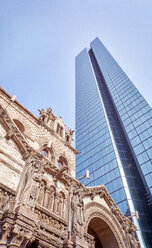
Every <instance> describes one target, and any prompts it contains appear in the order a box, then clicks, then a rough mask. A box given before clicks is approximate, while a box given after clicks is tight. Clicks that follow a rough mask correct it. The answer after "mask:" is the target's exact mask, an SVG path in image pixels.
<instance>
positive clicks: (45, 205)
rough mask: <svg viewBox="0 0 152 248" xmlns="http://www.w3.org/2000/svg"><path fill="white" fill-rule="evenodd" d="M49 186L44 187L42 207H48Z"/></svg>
mask: <svg viewBox="0 0 152 248" xmlns="http://www.w3.org/2000/svg"><path fill="white" fill-rule="evenodd" d="M49 192H50V190H49V188H48V187H46V189H45V193H44V201H43V206H44V208H48V203H49Z"/></svg>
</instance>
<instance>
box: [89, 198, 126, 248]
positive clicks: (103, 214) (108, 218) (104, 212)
mask: <svg viewBox="0 0 152 248" xmlns="http://www.w3.org/2000/svg"><path fill="white" fill-rule="evenodd" d="M85 216H86V222H85V232H86V233H89V227H90V228H92V233H89V234H91V235H92V236H94V237H95V233H96V234H97V235H98V240H100V241H101V242H103V244H102V243H101V246H96V247H97V248H98V247H101V248H111V247H114V248H115V247H116V248H125V247H126V243H125V239H126V238H125V235H124V233H123V231H122V228H121V226H120V223H119V222H118V221H117V219H116V218H115V216H114V215H113V214H112V213H111V212H110V211H109V210H108V209H107V208H106V207H104V206H103V205H101V204H99V203H97V202H91V203H88V204H87V205H86V207H85ZM95 223H96V226H95ZM99 225H102V226H101V230H100V231H102V232H103V231H105V235H108V234H109V239H110V238H111V242H113V246H108V245H107V246H105V244H104V241H106V239H107V240H108V236H107V237H106V236H105V240H103V238H104V236H103V237H102V238H101V234H99V233H97V232H99V230H98V228H97V227H98V226H99ZM104 228H105V230H104ZM93 232H94V235H93ZM106 242H107V241H106ZM114 244H115V246H114ZM109 245H110V240H109Z"/></svg>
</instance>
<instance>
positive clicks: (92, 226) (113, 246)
mask: <svg viewBox="0 0 152 248" xmlns="http://www.w3.org/2000/svg"><path fill="white" fill-rule="evenodd" d="M87 232H88V233H89V234H91V235H92V236H93V237H94V240H95V248H119V246H118V243H117V241H116V238H115V236H114V234H113V232H112V230H111V229H110V227H109V226H108V224H107V223H106V222H105V221H104V220H102V219H101V218H99V217H94V218H92V219H91V220H90V222H89V225H88V231H87Z"/></svg>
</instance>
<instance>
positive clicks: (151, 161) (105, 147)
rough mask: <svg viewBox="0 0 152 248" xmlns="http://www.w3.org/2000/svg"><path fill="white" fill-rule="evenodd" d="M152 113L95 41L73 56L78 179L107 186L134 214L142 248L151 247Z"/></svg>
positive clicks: (120, 202)
mask: <svg viewBox="0 0 152 248" xmlns="http://www.w3.org/2000/svg"><path fill="white" fill-rule="evenodd" d="M151 141H152V109H151V108H150V107H149V105H148V104H147V102H146V101H145V100H144V98H143V97H142V96H141V94H140V93H139V92H138V90H137V89H136V88H135V86H134V85H133V84H132V82H131V81H130V80H129V78H128V77H127V75H126V74H125V73H124V72H123V70H122V69H121V68H120V66H119V65H118V64H117V62H116V61H115V60H114V59H113V57H112V56H111V55H110V53H109V52H108V51H107V49H106V48H105V47H104V46H103V44H102V43H101V42H100V40H99V39H98V38H97V39H95V40H94V41H93V42H92V43H91V49H90V50H87V49H84V50H83V51H82V52H81V53H80V54H79V55H78V56H77V57H76V148H77V149H78V150H80V151H81V153H80V154H79V155H77V158H76V172H77V177H80V176H82V175H84V173H85V170H86V169H89V171H90V179H89V180H88V179H82V181H81V182H82V183H84V184H85V185H88V186H91V185H100V184H102V183H103V184H105V186H106V188H107V190H108V191H109V193H110V194H111V196H112V198H113V199H114V200H115V202H116V203H117V205H118V206H119V208H120V209H121V211H122V212H123V213H124V214H125V215H126V216H127V215H131V214H133V213H134V212H135V210H138V212H139V216H140V218H139V223H138V220H137V219H136V218H135V217H133V221H134V223H135V224H136V225H137V226H138V227H139V228H140V230H141V231H142V234H141V232H140V231H139V232H137V236H138V238H139V240H140V243H141V246H142V247H151V244H152V213H151V206H150V200H151V198H150V197H151V194H150V193H151V192H152V142H151Z"/></svg>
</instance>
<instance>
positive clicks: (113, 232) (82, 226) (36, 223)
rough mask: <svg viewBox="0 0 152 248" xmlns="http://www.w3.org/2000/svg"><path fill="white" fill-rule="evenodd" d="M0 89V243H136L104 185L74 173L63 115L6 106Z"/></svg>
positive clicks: (83, 247)
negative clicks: (90, 182)
mask: <svg viewBox="0 0 152 248" xmlns="http://www.w3.org/2000/svg"><path fill="white" fill-rule="evenodd" d="M0 93H1V97H0V104H1V106H0V123H1V126H0V129H2V130H0V131H1V132H0V135H1V137H0V138H1V140H2V141H3V142H2V144H0V151H4V150H5V153H4V152H3V153H2V152H0V166H1V167H0V170H3V172H4V173H3V175H4V176H3V177H0V225H1V236H0V247H1V248H6V247H9V248H17V247H18V248H60V247H64V248H73V247H75V248H95V245H96V244H97V242H100V244H101V245H102V246H103V247H104V248H110V247H111V248H116V247H119V248H120V247H121V248H137V247H139V243H138V240H137V239H136V235H135V231H136V227H135V226H134V224H133V223H132V222H131V221H130V220H129V219H127V218H126V217H124V216H123V214H122V213H121V212H120V210H119V208H118V207H117V205H116V204H115V203H114V201H113V200H112V198H111V196H110V195H109V193H108V192H107V190H106V189H105V187H104V185H101V186H98V187H88V188H87V187H85V186H84V185H82V184H80V182H79V181H77V180H76V179H75V178H74V174H75V154H76V153H78V151H76V150H75V149H74V148H72V146H71V141H72V134H73V131H72V130H70V129H66V128H65V124H64V122H63V120H62V117H60V118H56V117H55V116H54V115H53V113H52V109H50V108H48V109H46V110H44V109H42V110H41V111H39V112H40V117H39V118H38V119H37V118H36V117H34V116H33V115H32V114H31V113H30V112H29V111H28V110H26V109H25V108H24V107H22V106H21V105H20V104H19V103H18V102H16V101H15V102H13V103H12V104H11V105H9V107H7V109H6V108H5V106H7V105H8V103H9V101H10V96H9V95H8V94H7V93H6V92H5V91H4V90H2V89H1V90H0ZM14 147H17V149H14ZM4 155H5V156H4ZM1 172H2V171H1ZM5 175H6V177H5ZM13 185H16V188H15V186H14V188H13ZM12 188H13V189H12Z"/></svg>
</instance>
